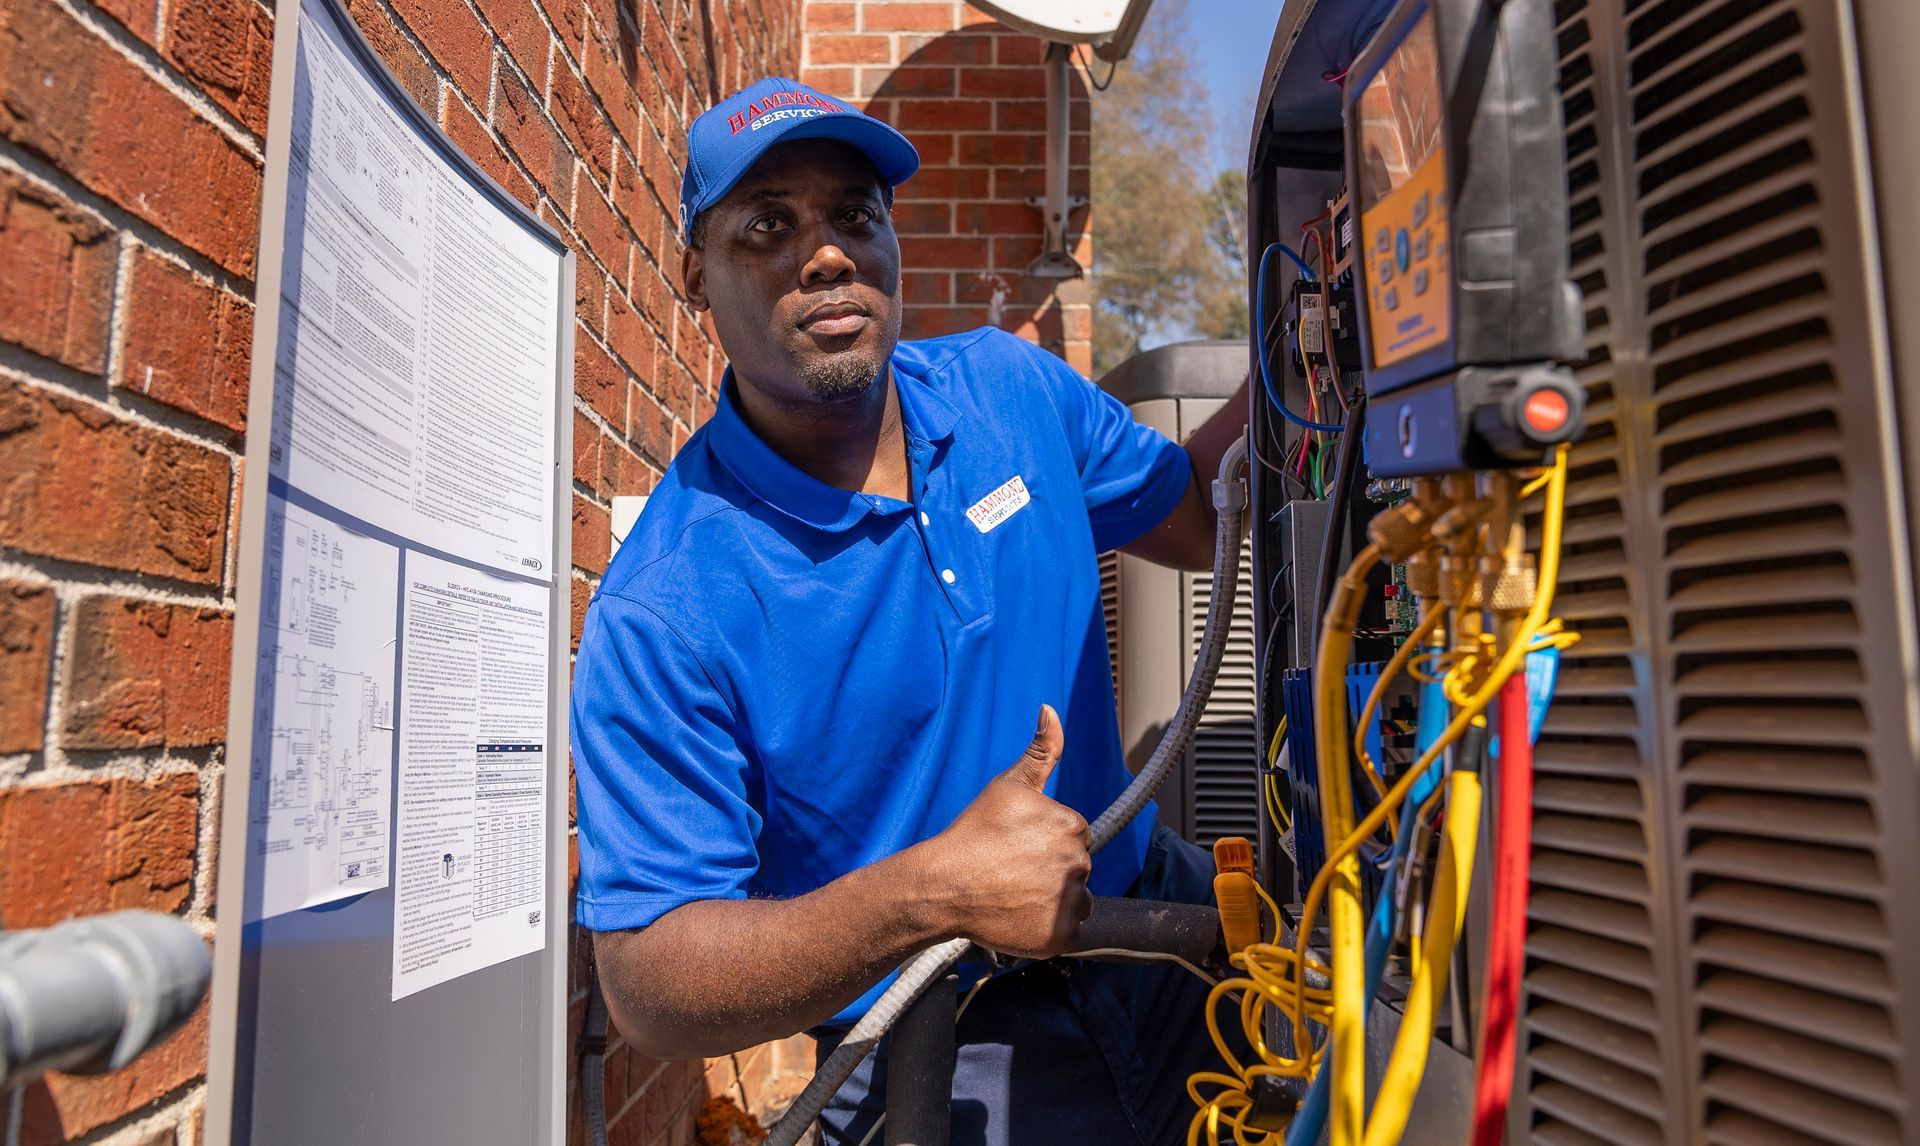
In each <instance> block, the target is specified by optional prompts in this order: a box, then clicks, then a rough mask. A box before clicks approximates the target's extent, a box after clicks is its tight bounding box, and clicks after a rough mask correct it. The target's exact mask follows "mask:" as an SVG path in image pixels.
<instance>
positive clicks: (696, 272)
mask: <svg viewBox="0 0 1920 1146" xmlns="http://www.w3.org/2000/svg"><path fill="white" fill-rule="evenodd" d="M680 282H681V285H683V286H685V287H686V288H687V305H688V306H690V307H692V308H693V309H694V310H696V311H701V310H707V309H709V304H708V302H707V266H706V261H705V260H704V259H703V258H702V257H701V254H700V249H699V248H698V247H688V248H686V249H685V250H683V251H681V252H680Z"/></svg>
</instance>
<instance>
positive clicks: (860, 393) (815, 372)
mask: <svg viewBox="0 0 1920 1146" xmlns="http://www.w3.org/2000/svg"><path fill="white" fill-rule="evenodd" d="M885 365H886V363H885V362H884V361H882V360H881V358H880V356H879V355H877V354H874V353H871V352H869V351H863V350H845V351H842V352H840V353H838V354H829V355H826V356H824V357H822V358H816V359H814V360H813V361H811V362H808V363H807V364H806V365H805V366H803V367H802V368H801V371H800V380H801V381H802V382H804V383H806V386H807V392H808V393H809V394H812V395H813V396H814V398H815V399H817V400H818V401H821V402H845V401H849V400H851V399H854V398H864V397H865V396H866V395H867V392H868V391H870V390H872V389H873V383H874V380H875V379H877V378H879V377H880V371H881V368H882V367H884V366H885Z"/></svg>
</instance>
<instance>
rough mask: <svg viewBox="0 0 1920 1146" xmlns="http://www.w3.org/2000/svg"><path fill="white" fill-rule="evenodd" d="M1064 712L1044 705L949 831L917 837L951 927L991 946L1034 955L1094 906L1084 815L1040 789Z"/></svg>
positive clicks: (933, 901) (1069, 943) (1068, 938)
mask: <svg viewBox="0 0 1920 1146" xmlns="http://www.w3.org/2000/svg"><path fill="white" fill-rule="evenodd" d="M1065 740H1066V738H1065V735H1064V733H1063V732H1062V731H1061V728H1060V717H1059V716H1058V715H1056V714H1055V713H1054V711H1053V709H1052V708H1051V707H1048V706H1044V705H1043V706H1042V707H1041V709H1040V720H1039V724H1038V726H1037V727H1035V729H1034V732H1033V739H1032V740H1031V741H1030V742H1029V743H1028V744H1027V748H1026V751H1025V752H1023V753H1021V754H1020V758H1019V759H1018V760H1015V761H1014V762H1013V766H1012V767H1010V768H1008V769H1007V770H1006V771H1005V772H1003V773H1001V774H1000V775H999V776H997V777H995V778H994V780H993V782H992V783H990V784H988V785H987V787H986V789H985V790H984V791H982V792H981V793H980V795H978V796H977V797H975V798H974V801H973V803H971V804H969V805H967V807H966V809H965V810H964V811H962V812H961V813H960V815H959V817H958V818H956V819H955V820H954V821H953V824H952V825H951V826H950V827H948V828H947V830H946V831H944V832H942V833H940V834H939V835H938V836H935V837H934V838H933V839H931V840H928V841H927V842H926V843H924V844H921V845H919V847H920V849H921V850H923V853H924V855H923V858H924V859H926V860H927V862H928V867H927V876H928V879H927V882H926V886H925V895H926V897H927V899H928V901H929V906H935V907H938V908H940V909H941V910H943V911H944V912H945V913H946V915H947V917H948V918H949V919H950V920H951V921H952V924H953V926H952V928H951V930H952V932H953V933H954V934H956V935H960V936H964V937H965V938H968V939H971V940H973V941H974V942H975V943H978V944H980V945H981V946H982V947H986V948H988V949H989V950H993V951H999V952H1002V953H1003V954H1007V955H1020V956H1027V957H1030V958H1035V959H1046V958H1051V957H1053V956H1055V955H1059V954H1061V953H1062V952H1066V951H1071V950H1073V946H1074V937H1075V934H1076V932H1077V931H1078V930H1079V926H1080V921H1081V920H1083V919H1085V918H1086V917H1087V913H1088V912H1090V911H1092V910H1093V897H1092V896H1091V895H1090V894H1088V892H1087V874H1088V873H1089V872H1090V871H1092V870H1093V859H1092V856H1091V855H1090V854H1089V853H1088V850H1087V844H1088V841H1089V839H1090V836H1089V833H1088V830H1087V821H1086V820H1085V819H1083V818H1082V817H1081V816H1080V814H1079V813H1078V812H1075V811H1074V810H1073V809H1071V808H1069V807H1067V806H1065V805H1064V804H1059V803H1055V802H1054V801H1053V800H1051V799H1049V798H1047V797H1046V796H1045V795H1043V794H1042V793H1043V792H1044V790H1045V789H1046V785H1047V780H1048V778H1049V777H1051V776H1052V775H1053V769H1054V767H1055V766H1056V765H1057V764H1058V763H1059V762H1060V751H1061V749H1062V747H1063V746H1064V744H1065Z"/></svg>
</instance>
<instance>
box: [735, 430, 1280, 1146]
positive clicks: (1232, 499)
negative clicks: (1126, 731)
mask: <svg viewBox="0 0 1920 1146" xmlns="http://www.w3.org/2000/svg"><path fill="white" fill-rule="evenodd" d="M1246 464H1247V439H1246V436H1245V435H1242V436H1241V437H1240V438H1239V439H1238V440H1237V441H1235V442H1234V444H1233V445H1232V446H1231V447H1229V448H1228V450H1227V452H1226V456H1224V457H1223V458H1221V459H1220V476H1219V477H1218V478H1217V479H1216V480H1215V481H1214V483H1213V506H1214V509H1215V510H1216V511H1218V514H1219V521H1218V528H1216V530H1215V531H1214V539H1213V594H1212V596H1211V598H1210V599H1209V600H1208V602H1207V624H1206V629H1205V631H1204V632H1203V634H1202V636H1201V638H1200V652H1199V655H1198V656H1197V657H1196V658H1195V660H1194V666H1193V673H1192V675H1190V676H1189V677H1188V678H1187V688H1186V691H1185V692H1184V693H1182V694H1181V697H1180V707H1179V708H1178V709H1177V710H1176V711H1175V712H1174V716H1173V722H1172V723H1171V724H1169V725H1168V726H1167V731H1166V733H1165V734H1164V735H1163V736H1161V738H1160V745H1159V747H1157V748H1155V749H1154V750H1153V755H1152V756H1150V757H1148V758H1147V763H1146V766H1145V767H1143V768H1141V769H1140V772H1139V774H1138V775H1136V776H1135V777H1134V778H1133V782H1132V783H1130V784H1128V785H1127V788H1126V791H1124V792H1122V793H1120V796H1119V798H1118V799H1116V800H1115V801H1114V802H1113V803H1112V804H1111V805H1109V806H1108V808H1107V810H1106V811H1104V812H1102V813H1100V816H1099V818H1098V819H1096V820H1094V822H1093V827H1092V835H1093V843H1092V847H1091V849H1090V850H1092V851H1099V850H1100V849H1101V848H1103V847H1105V846H1107V844H1108V843H1110V842H1112V840H1113V838H1114V837H1115V836H1117V835H1119V834H1120V829H1122V828H1124V827H1126V826H1127V824H1128V823H1130V822H1132V820H1133V818H1134V817H1135V816H1137V815H1139V814H1140V810H1141V809H1142V808H1144V807H1146V806H1147V803H1148V801H1150V800H1152V799H1153V794H1154V793H1155V792H1157V791H1159V790H1160V785H1162V784H1164V783H1165V782H1166V779H1167V777H1168V776H1169V775H1170V774H1171V773H1172V772H1173V766H1174V764H1175V762H1177V761H1178V760H1179V759H1180V757H1181V755H1182V754H1183V753H1184V752H1185V751H1186V747H1187V742H1188V741H1189V740H1191V739H1192V738H1193V730H1194V728H1195V727H1197V726H1198V725H1199V723H1200V713H1201V711H1202V710H1204V709H1205V708H1206V706H1207V698H1208V697H1209V696H1211V695H1212V694H1213V682H1214V678H1215V677H1216V676H1218V675H1219V673H1220V658H1221V656H1222V655H1223V654H1224V653H1225V652H1226V648H1227V629H1228V626H1229V624H1230V622H1231V620H1232V618H1233V604H1234V590H1235V588H1236V587H1237V586H1238V584H1239V578H1240V527H1241V522H1242V521H1243V519H1244V518H1245V516H1246V511H1247V486H1246V482H1245V481H1244V480H1242V478H1241V477H1240V476H1239V475H1240V471H1241V470H1242V469H1244V468H1245V467H1246ZM969 946H970V944H969V943H968V941H967V940H965V939H949V940H947V941H946V942H944V943H939V944H935V945H934V946H932V947H929V948H927V949H926V950H925V951H922V952H920V953H919V954H918V955H915V956H914V957H913V958H911V959H909V960H907V962H906V963H905V964H904V965H903V966H902V967H901V968H900V976H899V978H897V979H895V980H894V981H893V986H891V987H888V988H887V990H886V992H885V993H883V994H882V995H881V996H880V998H879V1000H878V1001H877V1002H875V1003H874V1004H873V1006H872V1007H870V1008H868V1010H867V1013H866V1014H864V1015H862V1016H861V1017H860V1020H859V1021H858V1022H856V1023H854V1025H853V1029H852V1030H850V1031H848V1032H847V1037H846V1038H845V1039H843V1040H841V1042H840V1045H839V1046H838V1047H836V1048H834V1051H833V1053H832V1054H830V1055H828V1056H827V1061H825V1062H823V1063H821V1064H820V1069H819V1070H818V1071H816V1072H815V1073H814V1076H813V1079H812V1081H810V1082H808V1083H807V1088H806V1090H804V1091H802V1092H801V1094H800V1097H799V1098H797V1099H795V1100H794V1103H793V1106H792V1107H791V1108H789V1109H788V1111H787V1113H786V1116H785V1117H784V1118H782V1119H780V1121H779V1122H777V1123H775V1124H774V1127H773V1129H772V1132H771V1133H770V1134H769V1135H768V1136H767V1146H795V1143H797V1142H799V1141H800V1135H801V1134H803V1133H805V1132H806V1129H807V1127H809V1126H811V1125H812V1124H813V1120H814V1119H815V1118H818V1117H819V1116H820V1112H821V1111H822V1110H824V1109H826V1106H827V1100H828V1099H829V1098H832V1097H833V1095H834V1093H835V1092H836V1091H838V1090H839V1089H840V1087H841V1086H842V1085H843V1084H845V1082H846V1081H847V1079H848V1078H850V1077H852V1076H853V1072H854V1069H855V1068H856V1067H858V1066H859V1065H860V1063H861V1061H862V1060H864V1059H865V1058H866V1057H867V1055H868V1054H869V1053H871V1052H872V1050H873V1048H874V1046H875V1045H877V1044H878V1043H879V1042H880V1036H881V1035H884V1034H886V1033H887V1030H888V1028H890V1027H892V1026H893V1024H894V1023H895V1021H897V1020H898V1019H899V1018H900V1015H901V1014H902V1013H903V1012H904V1011H905V1010H906V1009H907V1007H908V1005H909V1004H911V1003H912V1002H913V1001H914V1000H915V999H917V998H919V997H920V993H921V992H922V991H925V990H926V989H927V987H928V985H930V984H932V983H933V982H935V981H937V980H938V979H939V978H940V977H941V976H942V975H944V974H945V973H946V971H947V969H948V968H949V967H951V966H953V965H954V964H955V963H956V962H958V961H959V959H960V956H961V955H962V954H963V953H965V951H966V949H967V948H968V947H969Z"/></svg>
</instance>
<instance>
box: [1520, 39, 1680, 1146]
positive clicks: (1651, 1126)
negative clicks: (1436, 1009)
mask: <svg viewBox="0 0 1920 1146" xmlns="http://www.w3.org/2000/svg"><path fill="white" fill-rule="evenodd" d="M1557 14H1558V15H1559V17H1560V36H1559V43H1560V47H1561V53H1562V54H1561V60H1560V73H1561V80H1560V83H1561V95H1562V99H1563V101H1564V106H1565V109H1566V123H1567V191H1568V209H1569V216H1570V220H1571V229H1570V234H1569V240H1570V269H1571V274H1572V276H1573V278H1574V280H1575V282H1576V283H1577V284H1578V285H1579V287H1580V289H1581V291H1582V293H1583V294H1584V296H1585V300H1586V319H1587V339H1588V342H1587V359H1586V361H1585V362H1583V363H1581V364H1580V366H1579V368H1578V372H1577V373H1578V377H1579V379H1580V381H1581V383H1582V384H1583V385H1584V386H1585V387H1586V390H1587V401H1588V413H1587V420H1588V428H1587V432H1586V434H1585V435H1584V437H1583V438H1582V440H1581V441H1580V442H1579V443H1578V444H1577V445H1576V446H1575V447H1574V449H1573V450H1572V453H1571V456H1570V458H1569V481H1568V490H1567V523H1566V531H1565V547H1564V557H1563V565H1562V571H1561V582H1560V592H1559V596H1558V597H1557V602H1558V607H1557V610H1556V611H1557V612H1558V613H1559V614H1560V615H1561V616H1563V617H1565V618H1566V619H1567V621H1568V623H1569V624H1570V625H1572V626H1573V627H1575V628H1577V629H1578V630H1579V631H1580V632H1581V633H1582V634H1583V639H1582V640H1581V642H1580V643H1579V644H1577V645H1575V646H1573V648H1571V649H1570V650H1568V652H1567V655H1566V657H1565V659H1564V662H1563V666H1562V670H1561V677H1560V685H1559V691H1558V695H1557V697H1556V700H1555V703H1554V707H1553V709H1552V710H1551V711H1550V714H1549V717H1548V720H1547V724H1546V727H1545V728H1544V730H1543V732H1542V735H1541V739H1540V744H1539V748H1538V752H1537V758H1536V762H1535V763H1536V768H1537V778H1536V783H1535V804H1534V858H1533V888H1532V900H1531V904H1530V906H1529V911H1528V917H1529V925H1530V930H1529V934H1528V944H1527V948H1528V957H1529V971H1528V975H1527V978H1526V982H1525V987H1526V1001H1525V1006H1526V1011H1525V1014H1526V1019H1525V1022H1526V1027H1525V1031H1526V1037H1527V1041H1526V1044H1525V1045H1526V1046H1527V1047H1528V1053H1527V1057H1526V1060H1525V1062H1524V1063H1523V1065H1522V1075H1521V1085H1522V1086H1523V1087H1524V1088H1525V1095H1526V1100H1525V1101H1524V1102H1519V1103H1516V1117H1517V1118H1518V1119H1520V1121H1521V1124H1522V1125H1528V1126H1530V1127H1531V1135H1532V1137H1531V1140H1532V1141H1534V1142H1540V1143H1555V1144H1559V1143H1601V1142H1605V1143H1650V1144H1658V1143H1662V1142H1666V1141H1670V1140H1671V1139H1668V1138H1667V1137H1666V1136H1665V1134H1666V1132H1665V1131H1664V1130H1663V1129H1662V1127H1663V1126H1664V1125H1665V1124H1666V1122H1667V1117H1666V1112H1667V1111H1668V1110H1670V1109H1671V1107H1672V1103H1673V1098H1674V1095H1673V1093H1672V1092H1671V1090H1670V1087H1671V1086H1672V1082H1671V1079H1670V1075H1669V1072H1668V1071H1667V1070H1666V1069H1664V1067H1665V1064H1667V1063H1669V1062H1672V1061H1674V1056H1673V1050H1674V1048H1673V1047H1671V1046H1670V1045H1668V1044H1670V1043H1671V1041H1672V1035H1671V1033H1670V1028H1671V1023H1672V1019H1671V1016H1672V1013H1673V1010H1672V1003H1671V1001H1670V1000H1671V994H1672V988H1671V982H1670V972H1669V971H1668V970H1667V969H1666V968H1664V967H1662V966H1661V965H1660V963H1659V961H1658V959H1657V956H1656V951H1657V934H1656V932H1657V928H1658V926H1659V922H1658V921H1659V920H1660V918H1661V915H1662V910H1663V909H1662V906H1661V902H1660V899H1659V895H1660V890H1659V888H1658V884H1657V881H1656V878H1655V876H1654V874H1653V873H1654V872H1655V870H1656V869H1657V863H1656V861H1655V860H1654V858H1653V853H1652V849H1651V846H1650V832H1651V830H1652V829H1651V825H1650V824H1649V822H1648V809H1649V806H1650V803H1651V799H1650V792H1651V788H1652V784H1653V776H1652V769H1651V766H1650V762H1651V756H1652V754H1651V752H1650V751H1649V749H1650V747H1651V744H1650V735H1649V733H1650V719H1651V713H1650V712H1648V711H1646V704H1645V699H1644V697H1643V696H1642V688H1643V681H1642V679H1641V676H1640V674H1639V673H1638V672H1636V668H1635V661H1634V658H1633V653H1634V651H1635V650H1636V649H1638V648H1641V647H1643V646H1644V645H1645V642H1646V638H1647V634H1646V633H1645V632H1643V631H1641V627H1642V625H1643V624H1644V622H1643V621H1642V619H1641V618H1642V617H1644V609H1645V602H1646V598H1647V589H1646V587H1645V585H1644V584H1643V583H1642V582H1641V580H1640V578H1639V575H1638V574H1637V573H1636V569H1635V565H1634V562H1633V558H1634V556H1636V555H1635V554H1634V553H1633V552H1632V548H1633V542H1632V540H1631V539H1630V537H1629V531H1628V528H1627V519H1626V499H1627V497H1628V491H1627V490H1626V488H1625V487H1624V484H1623V481H1622V476H1621V475H1622V472H1623V469H1624V465H1625V462H1624V460H1623V457H1622V452H1621V450H1622V436H1623V434H1628V433H1631V429H1632V427H1631V422H1630V420H1629V421H1627V424H1626V426H1625V427H1624V428H1623V425H1622V423H1623V420H1628V419H1630V418H1631V416H1632V412H1631V411H1630V410H1629V411H1624V412H1623V410H1622V409H1621V403H1620V395H1619V393H1618V392H1617V390H1616V387H1615V381H1614V358H1615V355H1616V350H1615V345H1616V339H1617V337H1618V333H1619V332H1618V330H1617V328H1616V324H1615V322H1614V312H1615V310H1616V309H1617V308H1618V307H1620V306H1621V305H1622V303H1621V301H1620V299H1619V298H1618V290H1619V287H1618V285H1617V284H1616V282H1615V281H1614V276H1613V275H1612V274H1610V268H1611V267H1612V266H1613V264H1614V262H1615V261H1616V260H1617V259H1618V258H1620V257H1621V255H1622V253H1623V252H1622V251H1621V250H1620V249H1619V240H1618V238H1617V237H1616V236H1617V226H1618V224H1617V221H1616V220H1615V218H1614V215H1615V214H1616V211H1615V209H1614V208H1613V207H1612V206H1611V203H1612V201H1613V200H1612V199H1610V197H1609V194H1608V192H1609V189H1610V184H1611V182H1612V180H1613V179H1616V178H1617V176H1613V174H1612V171H1613V166H1612V165H1613V157H1612V156H1611V155H1610V154H1609V153H1608V152H1607V150H1606V148H1605V147H1604V146H1603V144H1604V141H1606V140H1608V139H1610V138H1612V135H1613V132H1614V131H1615V130H1616V129H1615V128H1614V126H1613V124H1614V121H1613V118H1612V115H1613V112H1612V108H1611V107H1610V105H1609V103H1608V101H1607V98H1606V92H1605V88H1604V86H1603V81H1604V79H1605V77H1606V76H1607V75H1608V74H1609V69H1610V68H1617V67H1618V64H1617V63H1616V62H1615V61H1614V58H1613V57H1612V56H1611V55H1610V54H1609V45H1607V44H1606V43H1604V42H1599V43H1596V41H1595V37H1594V32H1595V30H1596V28H1599V27H1605V26H1606V22H1605V14H1604V13H1601V12H1597V11H1595V10H1594V8H1593V6H1590V5H1589V4H1586V3H1561V4H1560V5H1558V6H1557ZM1596 21H1597V22H1596ZM1627 305H1628V306H1630V305H1631V304H1630V302H1629V303H1627ZM1663 998H1665V999H1667V1000H1669V1001H1668V1002H1667V1003H1666V1005H1665V1006H1664V1007H1663V1006H1661V1005H1660V1003H1659V1002H1658V1000H1660V999H1663Z"/></svg>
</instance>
